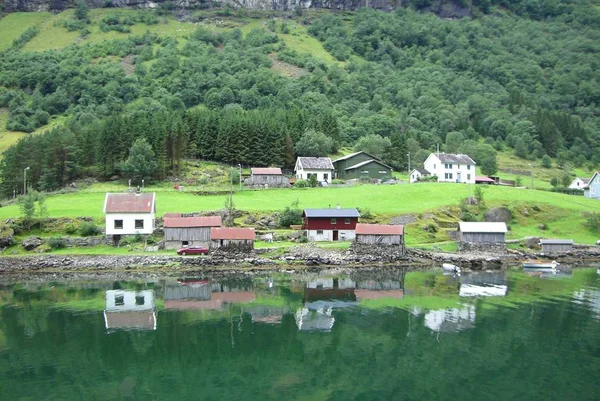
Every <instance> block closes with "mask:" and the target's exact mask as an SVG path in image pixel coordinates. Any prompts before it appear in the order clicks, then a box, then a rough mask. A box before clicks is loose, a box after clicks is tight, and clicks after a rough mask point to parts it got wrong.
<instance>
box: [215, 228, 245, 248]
mask: <svg viewBox="0 0 600 401" xmlns="http://www.w3.org/2000/svg"><path fill="white" fill-rule="evenodd" d="M255 237H256V234H255V232H254V228H231V227H213V228H211V229H210V242H211V245H210V247H211V249H221V250H225V251H251V250H253V249H254V238H255Z"/></svg>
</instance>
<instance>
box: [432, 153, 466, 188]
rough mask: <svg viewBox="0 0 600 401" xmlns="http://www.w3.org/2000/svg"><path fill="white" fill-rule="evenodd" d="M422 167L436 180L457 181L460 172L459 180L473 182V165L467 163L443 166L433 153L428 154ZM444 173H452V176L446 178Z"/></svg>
mask: <svg viewBox="0 0 600 401" xmlns="http://www.w3.org/2000/svg"><path fill="white" fill-rule="evenodd" d="M423 167H425V169H426V170H427V171H429V172H430V173H431V174H432V175H436V176H437V177H438V182H457V179H458V177H459V173H460V182H461V183H469V184H475V166H474V165H467V164H452V168H450V169H447V168H445V164H444V163H441V162H440V160H439V159H438V158H437V156H435V154H432V155H430V156H429V157H428V158H427V160H425V163H424V164H423ZM446 174H452V178H446Z"/></svg>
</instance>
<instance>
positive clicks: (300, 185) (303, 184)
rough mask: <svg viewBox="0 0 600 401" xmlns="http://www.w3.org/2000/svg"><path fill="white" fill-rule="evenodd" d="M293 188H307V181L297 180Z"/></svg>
mask: <svg viewBox="0 0 600 401" xmlns="http://www.w3.org/2000/svg"><path fill="white" fill-rule="evenodd" d="M294 188H308V181H306V180H298V181H296V182H295V183H294Z"/></svg>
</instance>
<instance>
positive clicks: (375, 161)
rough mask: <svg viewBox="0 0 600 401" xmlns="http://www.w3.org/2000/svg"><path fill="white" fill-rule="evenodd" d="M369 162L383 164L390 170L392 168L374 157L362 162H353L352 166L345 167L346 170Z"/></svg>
mask: <svg viewBox="0 0 600 401" xmlns="http://www.w3.org/2000/svg"><path fill="white" fill-rule="evenodd" d="M370 163H377V164H379V165H380V166H383V167H386V168H389V169H390V170H392V168H391V167H390V166H388V165H387V164H385V163H382V162H380V161H379V160H375V159H371V160H365V161H364V162H360V163H358V164H355V165H354V166H350V167H347V168H346V170H354V169H355V168H359V167H362V166H366V165H367V164H370Z"/></svg>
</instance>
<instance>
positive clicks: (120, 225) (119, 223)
mask: <svg viewBox="0 0 600 401" xmlns="http://www.w3.org/2000/svg"><path fill="white" fill-rule="evenodd" d="M122 229H123V220H115V230H122Z"/></svg>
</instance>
